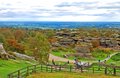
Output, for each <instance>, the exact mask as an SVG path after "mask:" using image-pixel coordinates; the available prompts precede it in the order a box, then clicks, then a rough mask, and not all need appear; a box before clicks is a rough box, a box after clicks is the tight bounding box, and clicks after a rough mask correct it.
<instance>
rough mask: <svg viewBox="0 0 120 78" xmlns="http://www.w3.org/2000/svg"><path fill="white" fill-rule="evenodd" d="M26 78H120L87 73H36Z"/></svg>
mask: <svg viewBox="0 0 120 78" xmlns="http://www.w3.org/2000/svg"><path fill="white" fill-rule="evenodd" d="M27 78H120V77H117V76H106V75H103V74H87V73H67V72H64V73H63V72H62V73H37V74H33V75H31V76H29V77H27Z"/></svg>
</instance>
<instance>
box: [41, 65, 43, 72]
mask: <svg viewBox="0 0 120 78" xmlns="http://www.w3.org/2000/svg"><path fill="white" fill-rule="evenodd" d="M42 69H43V66H42V64H41V72H42Z"/></svg>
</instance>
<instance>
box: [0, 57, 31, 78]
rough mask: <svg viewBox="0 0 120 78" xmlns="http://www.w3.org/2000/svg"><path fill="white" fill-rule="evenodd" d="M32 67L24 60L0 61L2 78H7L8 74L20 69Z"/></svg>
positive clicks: (0, 75) (0, 77)
mask: <svg viewBox="0 0 120 78" xmlns="http://www.w3.org/2000/svg"><path fill="white" fill-rule="evenodd" d="M28 65H31V64H30V63H29V62H27V61H23V60H1V59H0V78H7V74H9V73H11V72H14V71H16V70H18V69H20V68H23V67H26V66H28Z"/></svg>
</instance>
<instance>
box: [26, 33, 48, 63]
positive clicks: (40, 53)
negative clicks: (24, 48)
mask: <svg viewBox="0 0 120 78" xmlns="http://www.w3.org/2000/svg"><path fill="white" fill-rule="evenodd" d="M28 43H29V49H30V50H31V51H32V52H33V56H34V57H35V59H36V60H37V61H39V63H43V62H47V61H48V58H49V52H50V44H49V42H48V40H47V38H46V36H45V35H44V34H43V33H39V32H38V33H36V35H35V36H34V37H31V38H29V40H28Z"/></svg>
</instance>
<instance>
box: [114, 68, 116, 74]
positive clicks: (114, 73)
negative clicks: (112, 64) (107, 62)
mask: <svg viewBox="0 0 120 78" xmlns="http://www.w3.org/2000/svg"><path fill="white" fill-rule="evenodd" d="M113 70H114V71H113V75H114V76H116V68H113Z"/></svg>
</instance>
